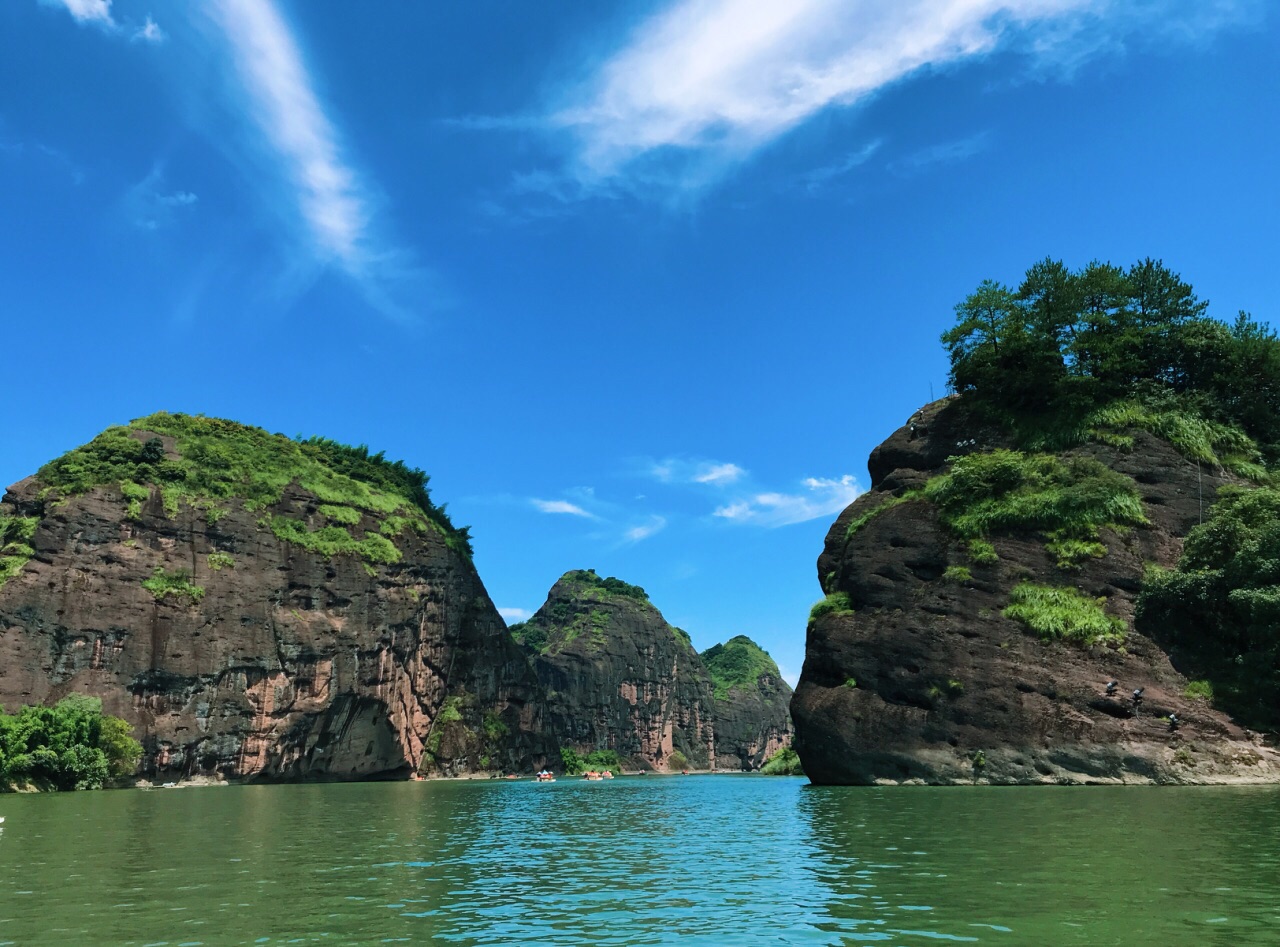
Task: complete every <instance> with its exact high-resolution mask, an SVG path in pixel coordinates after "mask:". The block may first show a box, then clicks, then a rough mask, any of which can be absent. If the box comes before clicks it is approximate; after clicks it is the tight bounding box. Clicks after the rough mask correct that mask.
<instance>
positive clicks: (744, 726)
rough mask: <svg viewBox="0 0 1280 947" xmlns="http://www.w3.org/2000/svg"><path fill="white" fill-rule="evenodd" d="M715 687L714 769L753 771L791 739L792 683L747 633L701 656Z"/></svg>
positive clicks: (789, 742)
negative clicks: (790, 684) (788, 682)
mask: <svg viewBox="0 0 1280 947" xmlns="http://www.w3.org/2000/svg"><path fill="white" fill-rule="evenodd" d="M701 658H702V663H703V665H705V666H706V668H707V673H708V674H710V675H711V680H712V684H713V686H714V690H715V699H716V713H715V735H716V739H715V764H716V768H717V769H737V770H757V769H759V768H760V767H761V766H762V765H763V764H764V762H765V760H767V759H768V758H769V757H771V756H772V755H773V754H774V753H776V752H778V750H780V749H782V748H783V747H784V746H790V744H791V737H792V727H791V714H790V711H789V709H788V707H789V705H790V703H791V687H790V686H789V685H788V684H787V682H786V681H784V680H783V679H782V674H781V673H780V672H779V671H778V665H777V664H775V663H774V661H773V658H771V657H769V655H768V654H767V653H766V652H765V651H762V650H761V649H760V646H759V645H757V644H756V643H755V642H754V641H752V640H751V639H750V638H748V637H747V636H746V635H737V636H736V637H733V638H730V639H729V640H728V641H726V642H725V643H724V644H718V645H714V646H713V647H711V648H708V649H707V650H706V651H704V652H702V654H701Z"/></svg>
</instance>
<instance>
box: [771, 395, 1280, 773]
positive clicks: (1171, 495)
mask: <svg viewBox="0 0 1280 947" xmlns="http://www.w3.org/2000/svg"><path fill="white" fill-rule="evenodd" d="M995 446H1000V444H999V443H998V440H996V439H994V438H993V437H992V436H991V435H990V434H989V432H974V431H972V430H967V429H966V427H965V425H964V423H963V421H962V415H961V413H960V411H959V405H958V404H957V403H956V401H955V400H954V399H949V400H945V401H941V402H935V403H934V404H931V405H929V406H927V407H926V408H924V409H923V410H922V411H921V412H918V413H917V415H915V416H914V417H913V418H912V421H911V422H910V423H909V424H908V425H907V426H906V427H903V428H902V429H901V430H899V431H897V432H896V433H894V434H893V435H892V436H891V437H890V438H889V439H888V440H887V441H886V442H885V443H884V444H882V445H881V446H880V447H878V448H877V449H876V450H875V451H874V452H873V453H872V456H871V463H870V470H871V476H872V489H871V491H870V492H868V493H867V494H865V495H863V496H861V497H859V498H858V499H857V500H856V501H855V502H854V503H853V504H852V505H851V506H849V507H848V508H847V509H846V510H845V511H844V512H843V513H842V514H841V515H840V517H839V519H837V520H836V522H835V524H834V525H833V526H832V527H831V530H830V532H829V533H828V534H827V539H826V547H825V549H824V551H823V553H822V555H821V557H820V558H819V560H818V575H819V579H820V582H821V583H822V585H823V587H824V589H825V590H826V591H827V592H842V593H844V594H845V595H847V596H848V599H849V604H850V605H851V606H852V609H853V611H852V612H849V611H834V612H831V613H829V614H826V615H823V616H822V617H820V618H818V619H817V620H816V621H815V622H813V623H812V624H811V626H810V628H809V632H808V641H807V647H806V654H805V663H804V670H803V672H802V674H801V678H800V683H799V686H798V687H797V689H796V693H795V697H794V699H793V701H792V704H791V712H792V715H793V716H794V718H795V726H796V741H795V746H796V750H797V751H798V753H799V754H800V757H801V760H802V762H803V764H804V768H805V772H806V773H807V774H808V775H809V776H810V777H811V778H812V779H813V781H814V782H817V783H833V784H839V783H845V784H865V783H877V782H909V781H911V782H914V781H920V782H927V783H960V782H965V783H967V782H973V781H987V782H994V783H1041V782H1156V783H1212V782H1236V781H1253V782H1261V781H1272V780H1276V779H1280V755H1277V753H1276V752H1275V751H1274V750H1273V749H1272V748H1271V747H1270V746H1267V745H1265V744H1264V741H1263V740H1262V739H1261V738H1260V737H1258V736H1257V735H1255V734H1251V733H1249V732H1247V731H1244V730H1242V729H1241V728H1240V727H1238V726H1236V725H1235V724H1234V723H1233V722H1232V721H1231V720H1230V719H1229V718H1228V717H1226V716H1225V715H1224V714H1222V713H1220V712H1218V711H1216V710H1214V709H1212V708H1211V707H1210V706H1208V705H1207V704H1205V703H1204V702H1202V701H1198V700H1194V699H1190V698H1188V697H1186V696H1184V691H1185V688H1186V685H1187V680H1186V678H1184V677H1183V676H1182V675H1180V674H1179V673H1178V671H1177V670H1176V669H1175V668H1174V667H1173V666H1172V664H1171V663H1170V660H1169V657H1168V656H1167V655H1166V653H1165V652H1164V651H1163V650H1161V648H1160V647H1159V646H1158V645H1157V644H1156V642H1154V641H1152V640H1151V639H1149V638H1147V637H1144V636H1143V635H1141V634H1138V633H1137V632H1135V631H1134V630H1133V629H1132V617H1133V608H1134V603H1135V600H1136V598H1137V595H1138V592H1139V590H1140V588H1141V583H1142V576H1143V570H1144V567H1145V565H1146V564H1147V563H1149V562H1158V563H1161V564H1163V565H1166V566H1171V565H1173V564H1175V563H1176V560H1177V557H1178V554H1179V552H1180V550H1181V544H1182V537H1183V536H1185V535H1186V532H1187V531H1188V530H1189V529H1190V528H1191V527H1192V526H1194V525H1195V524H1196V523H1197V522H1199V519H1200V515H1201V514H1200V510H1201V504H1202V503H1203V506H1204V508H1205V509H1207V508H1208V506H1209V504H1210V503H1211V502H1212V500H1213V497H1214V496H1215V494H1216V492H1217V490H1218V488H1219V487H1220V486H1222V485H1223V484H1224V483H1226V482H1228V481H1229V477H1224V476H1223V475H1222V474H1221V473H1220V472H1218V471H1214V470H1210V469H1208V468H1205V469H1204V470H1203V471H1198V469H1197V466H1196V465H1195V464H1194V463H1192V462H1188V461H1187V460H1186V459H1185V458H1184V457H1182V456H1181V455H1180V454H1179V453H1178V452H1177V451H1175V450H1174V449H1173V448H1172V447H1171V446H1170V445H1169V444H1167V443H1165V442H1164V441H1162V440H1159V439H1157V438H1155V437H1152V436H1150V435H1146V434H1137V435H1136V437H1135V444H1134V447H1133V449H1132V450H1131V451H1129V452H1124V453H1122V452H1119V451H1117V450H1113V449H1111V448H1108V447H1104V446H1102V445H1099V444H1086V445H1082V446H1080V447H1078V448H1076V449H1075V450H1074V451H1072V452H1071V453H1073V454H1081V455H1087V456H1091V457H1094V458H1096V459H1098V460H1099V461H1101V462H1102V463H1104V464H1106V465H1107V466H1109V467H1111V468H1112V469H1113V470H1117V471H1120V472H1121V473H1124V474H1126V475H1127V476H1129V477H1131V478H1133V480H1134V481H1135V482H1136V484H1137V486H1138V489H1139V491H1140V493H1141V495H1142V499H1143V505H1144V507H1145V511H1146V515H1147V517H1148V518H1149V520H1150V525H1149V526H1146V527H1138V528H1135V529H1133V530H1131V531H1129V532H1127V533H1126V534H1125V535H1117V534H1115V533H1111V532H1109V531H1105V530H1104V531H1103V535H1102V541H1103V542H1104V543H1105V545H1106V547H1107V550H1108V552H1107V555H1106V556H1105V557H1104V558H1101V559H1090V560H1087V561H1086V562H1085V563H1084V565H1083V566H1082V567H1081V568H1080V569H1079V571H1077V572H1064V571H1062V570H1061V569H1059V568H1057V566H1056V563H1055V560H1054V558H1053V557H1051V556H1050V555H1049V554H1048V553H1047V552H1046V550H1045V547H1044V541H1043V538H1042V537H1039V536H1035V535H1015V536H1005V537H995V538H993V539H992V542H993V544H994V546H995V549H996V552H997V553H998V555H999V562H997V563H995V564H992V565H985V566H979V565H974V564H973V563H972V562H971V561H970V558H969V557H968V555H967V554H966V550H965V547H964V545H963V544H962V543H960V542H958V541H957V540H956V539H954V538H953V537H952V536H951V535H950V533H949V532H948V531H947V530H946V529H945V528H944V527H942V525H941V524H940V523H939V520H938V517H937V512H936V510H935V508H934V507H933V506H932V505H931V504H930V503H928V502H927V501H923V500H913V501H908V502H905V503H901V504H900V505H897V506H894V507H892V508H888V509H886V510H885V511H884V512H882V513H880V514H879V515H877V516H875V517H874V518H873V519H871V520H870V521H869V522H868V523H867V524H866V525H865V526H863V527H862V528H861V529H859V530H858V531H857V532H855V534H854V535H853V537H852V538H849V539H846V532H847V529H848V525H849V523H850V522H851V521H852V520H854V519H856V518H857V517H859V516H861V515H862V514H864V513H865V512H867V511H869V510H871V509H872V508H874V507H876V506H878V505H880V504H881V503H883V502H884V501H885V500H886V499H888V498H889V497H891V496H901V495H902V494H903V493H904V492H906V491H907V490H909V489H911V488H913V487H918V486H920V485H922V484H923V483H924V482H925V481H926V480H927V479H928V478H929V477H932V476H934V475H936V474H939V473H941V472H943V469H944V467H945V464H946V458H947V457H948V456H951V455H955V454H963V453H967V452H969V451H971V450H986V449H990V448H992V447H995ZM949 566H966V567H968V568H970V570H971V573H972V579H971V581H968V582H964V583H961V584H955V583H951V582H947V581H945V580H944V579H943V578H942V577H943V574H944V572H945V571H946V569H947V568H948V567H949ZM1024 579H1030V580H1031V581H1032V582H1037V583H1046V584H1052V585H1068V586H1073V587H1075V588H1077V589H1079V590H1080V591H1082V592H1084V593H1086V594H1087V595H1089V596H1091V597H1098V596H1105V597H1106V599H1107V605H1106V607H1107V610H1108V611H1109V612H1111V613H1113V614H1115V615H1117V616H1119V617H1121V618H1123V619H1124V620H1125V622H1126V624H1127V626H1128V629H1129V630H1128V632H1127V637H1126V639H1125V643H1124V647H1123V649H1113V648H1104V647H1094V648H1091V649H1086V648H1082V647H1079V646H1076V645H1072V644H1069V643H1065V642H1048V643H1046V642H1042V641H1041V640H1040V639H1039V638H1038V637H1037V636H1036V635H1035V634H1034V633H1032V632H1030V631H1028V630H1027V629H1025V628H1024V626H1023V625H1021V624H1019V623H1017V622H1015V621H1013V620H1011V619H1008V618H1005V617H1003V615H1002V611H1003V609H1004V608H1005V607H1006V606H1007V605H1008V604H1009V593H1010V590H1011V589H1012V588H1013V587H1014V586H1015V585H1016V584H1017V583H1018V582H1020V581H1022V580H1024ZM1111 680H1115V681H1118V682H1119V686H1118V688H1117V691H1116V694H1115V695H1114V696H1108V695H1107V694H1106V693H1105V685H1106V683H1107V682H1108V681H1111ZM1136 688H1145V692H1144V695H1143V697H1144V699H1143V701H1142V703H1141V705H1140V707H1139V709H1138V712H1137V713H1136V714H1135V713H1134V712H1133V709H1132V701H1131V700H1130V697H1129V695H1130V694H1131V693H1132V691H1133V690H1134V689H1136ZM1169 714H1176V715H1177V718H1178V719H1179V720H1180V721H1181V726H1180V727H1179V728H1178V729H1176V730H1172V729H1171V728H1170V725H1169V723H1168V721H1167V720H1166V719H1164V718H1167V716H1168V715H1169Z"/></svg>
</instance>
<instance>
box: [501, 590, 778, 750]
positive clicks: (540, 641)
mask: <svg viewBox="0 0 1280 947" xmlns="http://www.w3.org/2000/svg"><path fill="white" fill-rule="evenodd" d="M511 633H512V635H513V637H514V638H515V639H516V640H517V641H519V642H520V644H521V645H522V646H523V647H524V648H525V650H526V652H527V653H528V655H529V658H530V660H531V661H532V663H533V666H534V668H535V670H536V672H537V675H538V680H539V682H540V683H541V685H542V687H543V689H544V692H545V694H546V700H547V721H548V725H549V726H550V728H551V732H552V734H553V736H554V737H555V739H556V740H557V741H559V742H560V743H561V745H563V746H565V747H569V748H571V749H574V750H575V751H578V752H580V753H583V754H586V753H590V752H592V751H597V750H612V751H614V752H616V753H617V754H618V756H619V757H620V758H622V759H623V760H624V762H625V764H626V765H628V766H636V767H642V768H655V769H665V768H667V767H668V766H669V765H671V763H672V756H673V754H675V753H677V752H678V753H679V754H681V755H682V756H683V757H684V759H685V760H687V761H688V765H689V766H691V767H694V768H698V769H705V768H722V769H725V768H727V769H734V770H741V769H756V768H758V767H759V766H760V764H761V763H762V762H763V761H764V759H765V758H766V757H767V756H768V755H769V754H770V753H772V752H773V751H775V750H776V749H778V747H779V746H781V745H782V744H783V743H784V742H786V741H787V740H788V739H789V737H790V732H791V728H790V719H789V717H788V716H787V711H786V699H787V696H789V689H788V688H787V685H786V684H785V683H784V682H782V681H781V679H780V677H779V676H778V670H777V666H776V665H774V664H773V661H772V660H771V659H770V658H769V657H768V655H766V654H765V653H764V652H763V651H761V650H760V649H759V648H758V647H756V645H755V644H754V643H753V642H751V641H750V639H748V638H745V637H740V638H735V639H734V640H733V642H731V643H730V644H729V645H727V646H726V645H718V646H717V648H716V649H712V651H715V652H716V655H717V656H718V657H719V658H720V665H719V666H720V667H721V668H722V674H721V677H720V678H718V679H717V678H714V677H713V674H712V673H711V672H710V671H709V670H708V667H707V666H706V665H705V664H704V662H703V659H702V657H701V656H699V655H698V653H697V652H696V651H695V650H694V648H693V645H692V644H691V643H690V640H689V636H688V635H687V634H686V633H685V632H684V631H682V630H681V629H679V628H674V627H672V626H671V625H669V624H668V623H667V621H666V620H665V619H664V618H663V617H662V614H661V613H660V612H659V611H658V610H657V609H656V608H655V607H654V606H653V604H652V603H651V602H650V601H649V597H648V596H647V595H646V594H645V591H644V589H642V588H639V587H638V586H634V585H630V584H628V583H626V582H623V581H621V580H619V579H615V578H612V577H610V578H601V577H600V576H598V575H596V573H595V572H594V571H591V570H578V571H574V572H567V573H565V575H563V576H562V577H561V578H560V579H559V581H557V582H556V584H555V585H554V586H553V587H552V588H551V591H550V593H549V594H548V596H547V601H546V603H545V604H544V605H543V606H542V608H540V609H539V610H538V611H537V613H536V614H535V615H534V616H533V617H532V618H530V619H529V621H528V622H525V623H522V624H519V625H515V626H512V629H511ZM726 648H727V651H726ZM717 649H718V650H717ZM708 653H710V652H708ZM747 665H749V666H747ZM676 760H677V761H678V760H679V757H676ZM680 765H684V763H683V762H682V763H680Z"/></svg>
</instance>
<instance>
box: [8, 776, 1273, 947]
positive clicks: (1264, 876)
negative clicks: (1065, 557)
mask: <svg viewBox="0 0 1280 947" xmlns="http://www.w3.org/2000/svg"><path fill="white" fill-rule="evenodd" d="M0 816H4V817H5V819H6V821H5V823H4V825H3V826H0V944H51V943H68V944H70V943H76V944H84V943H121V944H169V945H178V944H188V945H194V944H237V943H243V944H251V943H252V944H282V943H314V942H330V943H367V944H378V943H397V942H399V943H422V942H425V941H428V940H431V939H433V938H434V939H435V940H436V941H438V942H440V943H446V944H450V943H451V944H458V945H471V944H530V943H540V944H591V945H605V944H620V945H621V944H625V945H636V944H674V943H677V942H678V943H681V944H708V945H733V944H892V945H922V944H928V945H937V944H939V943H940V942H941V943H946V942H954V943H971V944H983V945H989V944H1001V945H1024V944H1027V945H1058V944H1062V945H1072V944H1081V945H1090V947H1098V945H1106V944H1125V945H1146V944H1151V945H1178V944H1187V945H1207V944H1223V945H1242V944H1265V945H1275V944H1280V789H1273V788H1230V789H1227V788H1150V789H1147V788H1102V787H1090V788H1080V789H1066V788H1063V789H1050V788H1017V789H993V788H984V787H974V788H949V789H928V788H895V789H856V788H848V789H820V788H813V787H809V786H806V784H805V781H804V780H801V779H788V778H769V777H752V776H688V777H655V776H648V777H644V778H639V777H633V778H625V779H617V780H613V781H612V782H603V783H595V782H593V783H588V782H583V781H579V780H565V779H561V780H560V781H559V782H557V783H554V784H549V785H535V784H533V783H530V782H523V781H522V782H518V783H516V782H506V781H475V782H437V783H365V784H352V785H307V786H247V787H230V788H207V789H176V790H157V791H145V792H144V791H125V792H100V793H78V794H67V795H45V796H22V797H15V796H0Z"/></svg>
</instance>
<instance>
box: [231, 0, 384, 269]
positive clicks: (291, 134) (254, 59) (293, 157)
mask: <svg viewBox="0 0 1280 947" xmlns="http://www.w3.org/2000/svg"><path fill="white" fill-rule="evenodd" d="M209 10H210V11H211V12H212V14H213V16H214V19H215V21H216V22H217V24H218V26H219V27H220V28H221V29H222V32H223V34H224V35H225V36H226V38H227V40H228V41H229V43H230V46H231V50H232V53H233V58H234V60H235V65H236V70H237V72H238V73H239V76H240V79H241V81H242V82H243V84H244V88H245V90H246V91H247V92H248V94H249V99H250V102H251V105H252V111H253V117H254V120H255V121H256V123H257V125H258V129H259V131H260V132H261V133H262V135H263V136H264V137H265V138H266V140H267V141H268V142H269V143H270V144H271V146H272V148H273V149H274V150H275V152H276V154H277V156H278V157H279V159H280V161H281V162H282V163H283V165H284V167H285V170H286V173H287V175H288V177H289V179H290V180H291V182H292V183H293V186H294V198H295V199H296V201H297V205H298V210H299V211H300V212H301V214H302V217H303V219H304V220H305V221H306V223H307V225H308V227H309V228H310V231H311V236H312V238H313V239H314V242H315V244H316V247H317V249H318V250H319V251H320V252H321V253H322V254H324V255H326V256H328V257H331V258H333V259H335V260H337V261H338V262H339V263H340V264H341V265H342V266H343V267H344V268H346V269H347V270H349V271H352V272H356V273H359V272H360V271H361V270H362V268H363V267H364V265H365V263H366V262H367V260H368V253H367V251H366V249H365V248H364V246H363V244H364V242H365V230H366V226H367V222H368V216H369V213H368V210H367V209H366V206H365V200H364V197H363V194H362V188H361V185H360V181H359V176H358V175H357V174H356V172H355V171H354V170H353V169H352V168H351V167H350V166H349V165H348V164H347V163H346V162H345V161H344V160H343V157H342V153H341V149H340V148H339V145H338V136H337V133H336V131H335V129H334V126H333V124H332V122H330V120H329V118H328V116H327V115H326V114H325V111H324V108H323V107H322V106H321V104H320V100H319V98H318V97H317V95H316V93H315V89H314V87H313V83H312V81H311V76H310V75H309V74H308V73H307V69H306V67H305V66H304V65H303V61H302V54H301V52H300V51H299V49H298V44H297V42H296V41H295V40H294V38H293V33H292V32H291V31H290V29H289V26H288V24H287V23H286V22H285V20H284V17H283V16H281V15H280V11H279V10H277V9H276V7H275V5H274V4H273V3H271V0H215V2H214V3H212V4H211V6H210V7H209Z"/></svg>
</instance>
